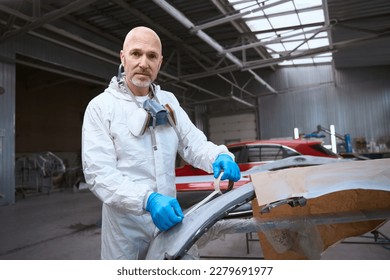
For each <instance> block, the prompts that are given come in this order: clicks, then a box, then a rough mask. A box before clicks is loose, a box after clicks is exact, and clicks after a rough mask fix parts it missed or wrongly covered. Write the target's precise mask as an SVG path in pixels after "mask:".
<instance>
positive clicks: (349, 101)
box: [259, 66, 390, 148]
mask: <svg viewBox="0 0 390 280" xmlns="http://www.w3.org/2000/svg"><path fill="white" fill-rule="evenodd" d="M389 74H390V67H388V66H383V67H370V68H354V69H343V70H335V71H333V70H332V67H331V66H317V67H298V68H284V69H280V70H278V71H277V72H276V73H274V74H272V75H270V76H269V77H267V78H268V80H269V82H270V84H271V85H272V86H274V87H275V88H277V89H281V93H280V94H279V95H268V96H264V97H261V98H260V101H259V104H260V107H259V113H260V128H261V138H262V139H269V138H277V137H291V136H292V135H293V129H294V128H295V127H297V128H298V129H299V131H300V132H302V133H310V132H313V131H315V130H316V127H317V125H322V126H324V127H327V128H329V126H330V125H331V124H334V125H335V127H336V132H337V133H339V134H342V135H344V134H346V133H350V135H351V138H352V139H354V138H357V137H365V138H366V140H367V141H370V140H371V139H373V140H374V141H375V142H376V143H377V144H379V143H387V144H388V145H389V144H390V79H389V77H390V75H389ZM326 140H327V139H325V141H326ZM389 148H390V146H389Z"/></svg>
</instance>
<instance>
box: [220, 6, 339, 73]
mask: <svg viewBox="0 0 390 280" xmlns="http://www.w3.org/2000/svg"><path fill="white" fill-rule="evenodd" d="M228 1H229V2H230V3H231V4H232V5H233V7H234V8H235V9H236V10H237V11H239V12H241V13H243V12H247V11H251V13H250V14H248V15H246V16H244V17H243V20H244V21H245V23H246V24H247V26H248V27H249V29H250V30H252V31H253V32H255V36H256V37H257V38H258V40H259V41H260V42H262V43H264V47H265V48H266V49H267V51H268V53H269V54H270V56H271V57H273V58H279V57H280V56H286V59H288V61H283V62H281V63H279V65H301V64H314V63H329V62H330V61H331V60H332V53H326V55H316V56H313V57H300V58H297V59H293V58H294V54H297V53H300V54H301V55H305V52H306V51H308V50H311V49H315V48H320V47H324V46H328V45H329V39H328V32H326V31H322V30H321V27H322V26H323V25H324V22H325V16H324V11H323V8H322V0H290V1H285V2H284V3H281V4H279V3H280V0H261V1H259V0H253V1H251V0H228ZM259 8H262V9H261V10H258V11H255V12H253V11H254V10H256V9H259ZM310 24H314V25H313V26H311V27H307V26H305V25H310ZM262 31H263V32H262ZM319 31H320V33H316V32H319ZM289 55H291V56H289Z"/></svg>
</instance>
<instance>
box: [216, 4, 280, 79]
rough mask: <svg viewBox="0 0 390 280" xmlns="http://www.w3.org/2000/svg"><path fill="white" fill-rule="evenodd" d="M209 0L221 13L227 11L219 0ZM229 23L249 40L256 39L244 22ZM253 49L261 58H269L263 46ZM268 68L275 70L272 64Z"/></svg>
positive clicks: (226, 12)
mask: <svg viewBox="0 0 390 280" xmlns="http://www.w3.org/2000/svg"><path fill="white" fill-rule="evenodd" d="M211 1H212V2H213V4H214V5H215V6H216V7H217V9H218V10H219V11H220V12H221V13H223V14H224V15H226V14H228V13H229V10H228V9H227V7H225V6H223V5H222V4H221V2H220V1H218V0H211ZM231 24H232V25H233V26H234V27H235V28H236V29H237V30H238V32H240V33H241V34H243V35H244V34H245V35H246V36H247V37H248V39H249V41H251V40H255V41H257V37H256V36H255V35H253V34H252V33H251V30H250V29H249V27H248V26H247V25H246V24H244V23H241V24H239V23H238V22H237V21H232V22H231ZM253 49H254V50H255V51H256V52H257V53H258V54H259V55H260V57H262V58H269V56H270V55H269V53H268V52H267V51H266V50H264V49H263V48H257V47H255V48H253ZM270 68H271V69H272V70H274V71H275V67H274V66H271V67H270Z"/></svg>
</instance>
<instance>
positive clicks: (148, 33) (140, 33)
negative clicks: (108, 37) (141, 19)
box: [123, 26, 162, 55]
mask: <svg viewBox="0 0 390 280" xmlns="http://www.w3.org/2000/svg"><path fill="white" fill-rule="evenodd" d="M141 38H145V41H146V40H147V41H148V42H149V43H150V44H156V45H157V46H159V49H160V55H162V45H161V40H160V37H159V36H158V35H157V33H156V32H155V31H154V30H153V29H150V28H148V27H145V26H137V27H134V28H133V29H131V30H130V31H129V33H127V35H126V37H125V40H124V41H123V50H126V49H128V48H129V47H131V46H129V45H130V44H131V42H132V41H137V40H139V39H141Z"/></svg>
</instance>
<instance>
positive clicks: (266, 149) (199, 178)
mask: <svg viewBox="0 0 390 280" xmlns="http://www.w3.org/2000/svg"><path fill="white" fill-rule="evenodd" d="M227 147H228V149H229V151H231V152H232V153H233V154H234V156H235V160H236V162H237V163H238V166H239V167H240V170H241V172H243V171H246V170H248V169H250V168H252V167H254V166H257V165H261V164H264V163H267V162H270V161H275V160H280V159H283V158H287V157H291V156H299V155H310V156H319V157H330V158H341V157H340V156H339V155H337V154H335V153H333V152H332V151H331V150H329V149H327V148H325V147H324V146H323V145H322V141H315V140H314V141H313V140H256V141H247V142H239V143H234V144H230V145H227ZM248 181H249V178H247V177H245V176H243V177H242V179H241V180H240V181H238V182H236V183H235V184H234V187H239V186H242V185H244V184H246V183H247V182H248ZM212 182H213V177H212V174H209V173H207V172H205V171H203V170H201V169H198V168H195V167H193V166H191V165H184V166H182V167H178V168H176V190H177V198H178V200H179V202H180V204H181V205H182V207H183V208H187V207H189V206H191V205H193V204H194V203H196V202H198V201H200V200H201V199H202V198H203V197H205V196H206V195H207V194H208V193H210V192H212V191H213V190H214V186H213V183H212ZM227 186H228V182H227V181H223V182H221V186H220V188H221V190H226V189H227Z"/></svg>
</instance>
